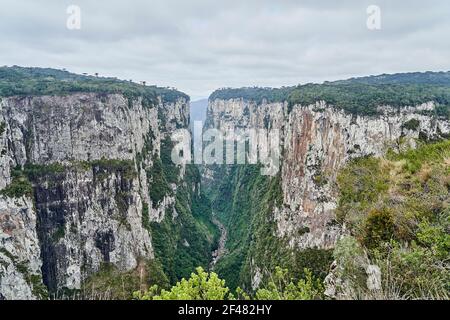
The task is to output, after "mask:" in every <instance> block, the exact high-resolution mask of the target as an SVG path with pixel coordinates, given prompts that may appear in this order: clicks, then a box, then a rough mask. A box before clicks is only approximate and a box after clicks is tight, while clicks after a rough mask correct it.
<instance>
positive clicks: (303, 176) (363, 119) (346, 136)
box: [207, 99, 450, 285]
mask: <svg viewBox="0 0 450 320" xmlns="http://www.w3.org/2000/svg"><path fill="white" fill-rule="evenodd" d="M434 108H435V105H434V104H433V103H431V102H430V103H425V104H421V105H417V106H412V107H406V108H401V109H399V108H392V107H389V106H380V107H379V108H378V115H376V116H360V115H355V114H351V113H348V112H344V111H342V110H340V109H336V108H333V107H332V106H329V105H327V104H326V103H324V102H318V103H315V104H311V105H294V106H288V103H282V102H280V103H266V102H264V101H263V102H262V103H261V104H257V103H255V102H249V101H247V100H244V99H229V100H221V99H216V100H214V101H210V105H209V108H208V119H207V126H208V127H216V128H223V129H229V128H266V129H269V130H273V129H278V130H279V132H280V136H281V137H280V140H281V148H282V159H281V168H280V169H281V172H280V176H279V184H280V187H281V198H282V201H281V203H280V204H278V205H274V206H273V208H272V209H271V210H270V212H269V214H268V215H267V216H266V218H265V220H266V223H267V224H269V223H270V222H272V223H274V224H275V225H276V227H275V228H274V230H273V236H274V237H276V238H279V239H282V240H283V241H284V242H285V244H286V245H287V246H288V247H289V248H290V249H293V250H300V251H301V250H306V249H311V248H316V249H330V248H333V246H334V244H335V243H336V241H337V239H338V237H339V236H340V235H341V234H342V232H343V231H344V232H345V230H341V228H340V227H339V226H338V224H337V223H336V220H335V213H334V210H335V208H336V205H337V200H338V199H337V194H336V188H335V181H336V175H337V172H338V170H339V169H340V168H341V167H342V166H343V164H345V163H346V162H348V161H349V160H350V159H352V158H356V157H362V156H366V155H375V156H380V155H382V154H384V153H385V152H386V151H387V150H388V148H393V149H401V148H403V147H406V146H413V147H414V145H415V141H416V139H419V138H420V139H434V138H439V137H442V136H444V135H448V134H449V132H450V123H449V121H448V120H447V119H442V118H438V117H434V116H430V115H429V114H430V113H431V114H432V113H433V110H434ZM427 114H428V115H427ZM207 176H209V177H214V172H207ZM210 179H211V178H210ZM212 179H213V178H212ZM216 183H217V182H216ZM247 219H250V218H247ZM252 219H253V218H252ZM229 228H233V226H232V225H230V226H229ZM230 233H232V231H231V230H230ZM253 238H255V237H253ZM252 246H253V247H257V246H258V243H257V241H256V240H253V245H252ZM250 251H251V249H250ZM247 261H250V262H249V263H250V264H251V265H252V267H251V269H252V270H253V271H252V277H253V278H254V279H256V280H257V278H260V275H259V273H260V272H259V270H261V269H263V267H264V265H265V262H264V261H254V260H253V259H252V258H251V257H247ZM254 279H253V280H254ZM253 282H254V283H255V285H257V282H259V281H253Z"/></svg>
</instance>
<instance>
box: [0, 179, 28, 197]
mask: <svg viewBox="0 0 450 320" xmlns="http://www.w3.org/2000/svg"><path fill="white" fill-rule="evenodd" d="M0 194H2V195H5V196H7V197H10V198H20V197H22V196H26V197H32V196H33V186H32V185H31V183H30V181H29V180H28V179H27V177H25V176H24V175H22V174H16V175H15V176H13V178H12V181H11V183H10V184H9V185H7V186H6V187H5V188H4V189H3V190H1V191H0Z"/></svg>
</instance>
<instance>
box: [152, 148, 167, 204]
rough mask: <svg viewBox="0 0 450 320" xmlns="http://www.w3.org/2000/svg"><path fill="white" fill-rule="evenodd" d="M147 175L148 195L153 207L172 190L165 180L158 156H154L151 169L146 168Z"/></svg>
mask: <svg viewBox="0 0 450 320" xmlns="http://www.w3.org/2000/svg"><path fill="white" fill-rule="evenodd" d="M147 177H148V178H149V179H150V184H149V196H150V199H151V200H152V204H153V207H154V208H155V207H157V206H158V204H159V203H160V202H161V201H162V200H163V199H164V197H165V196H166V195H168V194H170V193H171V192H172V189H171V188H170V186H169V183H168V182H167V178H166V175H165V172H164V167H163V165H162V163H161V159H159V158H158V157H154V160H153V166H152V167H151V169H149V170H147Z"/></svg>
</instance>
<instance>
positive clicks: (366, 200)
mask: <svg viewBox="0 0 450 320" xmlns="http://www.w3.org/2000/svg"><path fill="white" fill-rule="evenodd" d="M387 182H388V180H387V176H386V174H385V172H383V170H382V168H381V167H380V160H379V159H376V158H373V157H364V158H357V159H354V160H352V161H351V162H350V163H349V165H347V166H346V167H345V168H343V169H342V170H341V171H340V172H339V175H338V177H337V184H338V188H339V191H340V195H339V207H338V209H337V212H336V215H337V218H338V220H340V221H342V220H343V219H345V217H346V216H347V215H349V213H353V212H355V214H357V213H358V212H359V211H361V210H364V209H365V208H366V207H367V206H368V205H369V204H370V203H372V202H374V201H376V199H378V198H379V197H380V196H381V195H383V194H384V193H385V192H386V191H387V190H388V188H389V185H388V183H387ZM347 221H348V222H349V223H353V221H351V220H349V219H347Z"/></svg>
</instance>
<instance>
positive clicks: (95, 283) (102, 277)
mask: <svg viewBox="0 0 450 320" xmlns="http://www.w3.org/2000/svg"><path fill="white" fill-rule="evenodd" d="M153 285H157V286H160V287H167V286H168V280H167V277H166V276H165V274H164V272H163V271H162V269H161V265H160V263H159V262H158V261H157V260H148V261H140V262H139V263H138V266H137V267H136V269H134V270H131V271H127V272H123V271H120V270H119V269H117V267H115V266H114V265H113V264H111V263H102V265H101V266H100V269H99V270H98V271H97V272H96V273H94V274H93V275H91V276H90V277H89V278H88V279H86V280H85V281H84V282H83V284H82V287H81V290H80V291H79V292H76V293H74V296H78V297H80V298H82V299H95V300H99V299H108V300H129V299H131V298H132V297H133V293H134V292H135V291H137V290H146V289H147V288H149V287H151V286H153ZM69 298H70V296H69Z"/></svg>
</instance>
